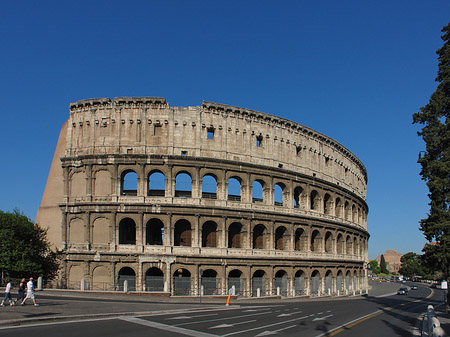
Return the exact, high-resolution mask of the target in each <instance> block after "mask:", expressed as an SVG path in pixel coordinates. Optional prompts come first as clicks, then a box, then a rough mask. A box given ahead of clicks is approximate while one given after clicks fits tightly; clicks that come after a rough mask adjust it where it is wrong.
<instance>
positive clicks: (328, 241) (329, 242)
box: [325, 232, 333, 253]
mask: <svg viewBox="0 0 450 337" xmlns="http://www.w3.org/2000/svg"><path fill="white" fill-rule="evenodd" d="M325 252H326V253H332V252H333V235H332V234H331V232H327V233H326V234H325Z"/></svg>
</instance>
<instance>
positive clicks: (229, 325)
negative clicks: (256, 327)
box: [208, 319, 256, 329]
mask: <svg viewBox="0 0 450 337" xmlns="http://www.w3.org/2000/svg"><path fill="white" fill-rule="evenodd" d="M253 322H256V319H252V320H251V321H245V322H237V323H233V324H220V325H216V326H212V327H210V328H208V329H221V328H231V327H233V326H235V325H241V324H246V323H253Z"/></svg>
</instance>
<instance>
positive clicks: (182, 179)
mask: <svg viewBox="0 0 450 337" xmlns="http://www.w3.org/2000/svg"><path fill="white" fill-rule="evenodd" d="M175 197H177V198H191V197H192V178H191V176H190V175H189V174H187V173H185V172H181V173H178V174H177V176H176V178H175Z"/></svg>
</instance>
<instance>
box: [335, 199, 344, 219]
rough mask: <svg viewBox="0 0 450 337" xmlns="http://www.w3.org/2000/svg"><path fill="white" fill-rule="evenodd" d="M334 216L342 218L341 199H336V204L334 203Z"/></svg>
mask: <svg viewBox="0 0 450 337" xmlns="http://www.w3.org/2000/svg"><path fill="white" fill-rule="evenodd" d="M334 214H335V215H336V216H337V217H338V218H341V217H342V202H341V199H339V198H336V202H335V203H334Z"/></svg>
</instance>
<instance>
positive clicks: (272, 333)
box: [255, 325, 296, 337]
mask: <svg viewBox="0 0 450 337" xmlns="http://www.w3.org/2000/svg"><path fill="white" fill-rule="evenodd" d="M295 327H296V325H291V326H288V327H286V328H281V329H278V330H273V331H267V330H266V331H264V332H261V333H260V334H258V335H256V336H255V337H259V336H268V335H277V334H278V332H279V331H283V330H287V329H291V328H295Z"/></svg>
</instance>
